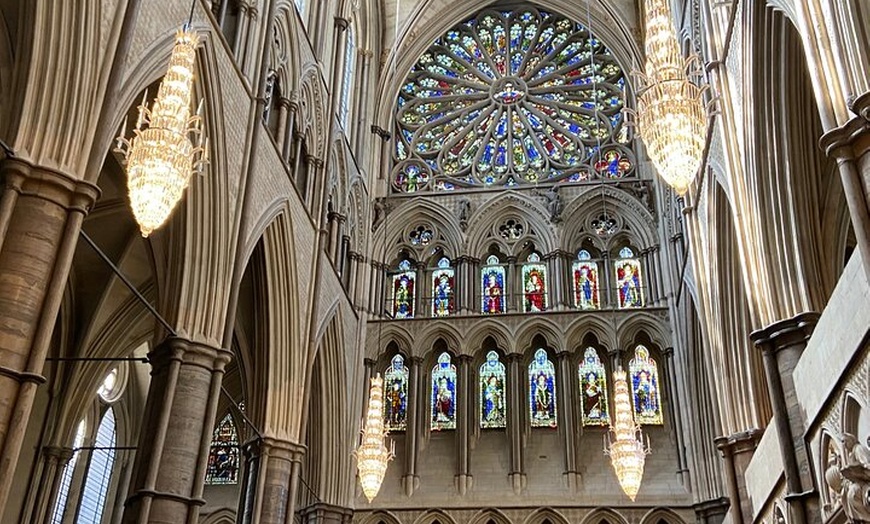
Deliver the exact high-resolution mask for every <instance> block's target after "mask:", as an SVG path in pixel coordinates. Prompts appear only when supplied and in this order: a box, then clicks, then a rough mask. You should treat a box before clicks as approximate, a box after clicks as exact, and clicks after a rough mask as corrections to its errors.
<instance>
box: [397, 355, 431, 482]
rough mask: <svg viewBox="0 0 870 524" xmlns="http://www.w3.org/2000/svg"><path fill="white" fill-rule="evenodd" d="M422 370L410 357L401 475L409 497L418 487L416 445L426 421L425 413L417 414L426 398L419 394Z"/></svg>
mask: <svg viewBox="0 0 870 524" xmlns="http://www.w3.org/2000/svg"><path fill="white" fill-rule="evenodd" d="M422 369H423V359H422V358H420V357H411V367H410V369H409V373H408V375H409V376H408V382H409V384H408V416H407V420H406V421H405V427H406V428H407V429H405V472H404V475H402V487H403V488H404V491H405V495H407V496H409V497H410V496H411V495H413V494H414V490H416V489H417V488H418V487H420V477H418V476H417V445H418V441H419V436H420V433H421V431H423V430H422V429H421V428H422V427H423V421H425V420H426V416H425V412H422V413H420V412H418V409H417V408H418V407H419V405H420V403H421V400H420V397H421V396H422V397H426V395H425V394H423V393H420V388H421V387H422V384H423V377H422V376H421V375H420V373H421V370H422Z"/></svg>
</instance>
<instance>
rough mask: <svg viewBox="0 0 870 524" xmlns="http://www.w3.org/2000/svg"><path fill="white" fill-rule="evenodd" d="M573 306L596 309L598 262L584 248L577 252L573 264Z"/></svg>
mask: <svg viewBox="0 0 870 524" xmlns="http://www.w3.org/2000/svg"><path fill="white" fill-rule="evenodd" d="M573 275H574V307H577V308H580V309H598V307H599V302H598V264H597V263H596V262H595V261H594V260H592V255H590V254H589V252H588V251H586V250H585V249H581V250H580V252H579V253H577V260H576V261H574V266H573Z"/></svg>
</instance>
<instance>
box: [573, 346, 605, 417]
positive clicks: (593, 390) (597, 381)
mask: <svg viewBox="0 0 870 524" xmlns="http://www.w3.org/2000/svg"><path fill="white" fill-rule="evenodd" d="M577 373H578V375H579V377H580V405H581V408H582V410H583V425H584V426H606V425H608V424H610V410H609V409H608V403H607V371H606V369H605V368H604V364H602V363H601V359H600V358H599V356H598V350H596V349H595V348H592V347H589V348H586V351H585V352H584V353H583V360H582V361H581V362H580V366H579V367H578V370H577Z"/></svg>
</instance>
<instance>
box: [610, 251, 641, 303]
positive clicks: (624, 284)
mask: <svg viewBox="0 0 870 524" xmlns="http://www.w3.org/2000/svg"><path fill="white" fill-rule="evenodd" d="M614 266H615V269H616V286H617V289H618V291H619V307H620V309H628V308H634V307H643V287H642V286H641V282H642V281H641V275H640V261H638V260H637V259H636V258H634V252H633V251H632V250H631V248H628V247H624V248H622V249H621V250H620V251H619V259H617V260H616V262H615V263H614Z"/></svg>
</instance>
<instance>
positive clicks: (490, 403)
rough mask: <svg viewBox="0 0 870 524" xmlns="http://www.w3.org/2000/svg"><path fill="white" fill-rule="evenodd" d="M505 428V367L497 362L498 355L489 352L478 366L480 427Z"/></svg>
mask: <svg viewBox="0 0 870 524" xmlns="http://www.w3.org/2000/svg"><path fill="white" fill-rule="evenodd" d="M506 426H507V399H506V398H505V366H504V364H502V363H501V362H500V361H499V360H498V353H496V352H495V351H490V352H489V353H487V354H486V362H484V363H483V364H482V365H481V366H480V427H481V428H484V429H489V428H503V427H506Z"/></svg>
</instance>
